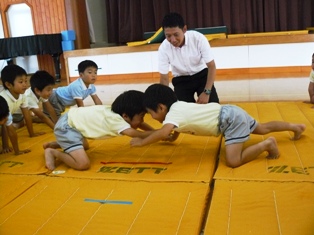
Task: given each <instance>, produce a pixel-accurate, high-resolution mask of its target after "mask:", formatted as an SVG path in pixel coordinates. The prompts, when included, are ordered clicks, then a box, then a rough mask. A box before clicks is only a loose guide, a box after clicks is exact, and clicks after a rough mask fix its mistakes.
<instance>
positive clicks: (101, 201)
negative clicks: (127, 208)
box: [84, 198, 132, 205]
mask: <svg viewBox="0 0 314 235" xmlns="http://www.w3.org/2000/svg"><path fill="white" fill-rule="evenodd" d="M84 201H85V202H99V203H101V204H121V205H131V204H132V202H130V201H115V200H98V199H90V198H85V199H84Z"/></svg>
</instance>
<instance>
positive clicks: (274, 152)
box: [265, 137, 279, 159]
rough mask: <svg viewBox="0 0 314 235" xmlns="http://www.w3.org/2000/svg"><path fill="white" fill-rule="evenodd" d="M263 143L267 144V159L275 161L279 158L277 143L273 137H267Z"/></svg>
mask: <svg viewBox="0 0 314 235" xmlns="http://www.w3.org/2000/svg"><path fill="white" fill-rule="evenodd" d="M265 143H266V144H267V150H266V151H267V152H268V156H267V157H266V158H268V159H277V158H279V150H278V147H277V141H276V139H275V138H274V137H269V138H268V139H266V140H265Z"/></svg>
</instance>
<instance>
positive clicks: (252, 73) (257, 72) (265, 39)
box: [62, 34, 314, 84]
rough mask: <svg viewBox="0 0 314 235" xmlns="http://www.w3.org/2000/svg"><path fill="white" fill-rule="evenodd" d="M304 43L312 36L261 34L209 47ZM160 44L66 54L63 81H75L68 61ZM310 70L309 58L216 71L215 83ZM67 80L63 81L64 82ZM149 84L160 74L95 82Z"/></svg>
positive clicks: (108, 77)
mask: <svg viewBox="0 0 314 235" xmlns="http://www.w3.org/2000/svg"><path fill="white" fill-rule="evenodd" d="M304 42H314V34H301V35H299V34H289V35H273V36H263V34H261V35H260V36H258V37H250V36H249V35H244V36H243V37H237V38H225V39H214V40H212V41H210V45H211V47H225V46H243V45H264V44H284V43H304ZM159 45H160V44H159V43H156V44H148V45H142V46H114V47H102V48H92V49H80V50H73V51H65V52H64V53H63V56H64V59H65V69H66V76H67V78H66V79H67V80H68V81H69V82H71V81H73V80H74V79H76V77H69V71H67V70H68V59H69V58H72V57H80V56H96V55H106V54H119V53H130V52H145V51H157V50H158V47H159ZM310 70H311V64H310V59H309V66H289V67H259V68H235V69H232V68H230V69H217V73H216V81H223V80H243V79H263V78H283V77H307V76H309V73H310ZM68 81H65V82H66V83H67V82H68ZM62 82H63V81H62ZM150 82H159V74H158V73H157V72H150V73H135V74H114V75H99V76H98V81H97V83H98V84H119V83H120V84H124V83H150Z"/></svg>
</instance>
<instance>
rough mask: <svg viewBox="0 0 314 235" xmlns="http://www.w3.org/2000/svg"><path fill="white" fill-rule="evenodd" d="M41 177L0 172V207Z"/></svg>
mask: <svg viewBox="0 0 314 235" xmlns="http://www.w3.org/2000/svg"><path fill="white" fill-rule="evenodd" d="M43 177H44V176H38V175H6V174H0V190H1V193H0V209H1V208H3V207H4V206H6V205H7V204H9V203H10V202H12V201H13V200H15V199H16V198H17V197H18V196H20V195H21V194H23V193H24V192H25V191H26V190H27V189H29V188H30V187H32V186H33V185H34V184H36V183H37V182H38V181H39V180H40V179H42V178H43ZM0 233H1V230H0Z"/></svg>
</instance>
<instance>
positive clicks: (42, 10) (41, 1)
mask: <svg viewBox="0 0 314 235" xmlns="http://www.w3.org/2000/svg"><path fill="white" fill-rule="evenodd" d="M18 3H26V4H28V5H29V6H30V7H31V9H32V14H33V25H34V32H35V34H53V33H60V32H61V31H63V30H67V24H66V15H65V6H64V0H53V1H47V0H1V3H0V11H1V17H2V22H3V23H4V24H5V23H6V20H4V18H5V11H6V9H7V8H8V7H9V6H10V5H12V4H18ZM3 28H4V30H5V31H6V32H4V35H5V37H8V35H9V34H8V31H7V27H6V26H4V27H3ZM61 57H62V56H61ZM61 62H62V63H61V78H62V79H65V75H66V73H65V70H64V69H63V68H64V67H65V66H64V60H63V58H61ZM38 64H39V68H40V69H42V70H47V71H48V72H49V73H51V74H52V75H54V64H53V60H52V58H51V56H50V55H38Z"/></svg>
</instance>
